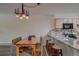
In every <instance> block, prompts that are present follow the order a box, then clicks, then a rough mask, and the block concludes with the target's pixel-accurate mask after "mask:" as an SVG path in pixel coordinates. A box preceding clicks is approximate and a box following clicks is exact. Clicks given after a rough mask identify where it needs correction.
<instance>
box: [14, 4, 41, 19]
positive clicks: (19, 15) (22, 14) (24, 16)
mask: <svg viewBox="0 0 79 59" xmlns="http://www.w3.org/2000/svg"><path fill="white" fill-rule="evenodd" d="M30 4H31V5H28V3H27V4H26V5H25V4H23V3H22V6H21V8H22V9H21V12H20V10H19V8H16V9H15V14H16V17H17V18H19V19H29V11H27V10H25V9H24V7H36V6H38V5H40V3H36V4H35V3H34V4H32V3H30Z"/></svg>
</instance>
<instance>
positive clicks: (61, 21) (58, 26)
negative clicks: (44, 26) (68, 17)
mask: <svg viewBox="0 0 79 59" xmlns="http://www.w3.org/2000/svg"><path fill="white" fill-rule="evenodd" d="M62 25H63V19H56V28H62V27H63V26H62Z"/></svg>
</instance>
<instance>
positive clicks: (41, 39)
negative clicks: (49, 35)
mask: <svg viewBox="0 0 79 59" xmlns="http://www.w3.org/2000/svg"><path fill="white" fill-rule="evenodd" d="M40 46H41V56H42V55H43V47H44V46H43V38H42V37H40Z"/></svg>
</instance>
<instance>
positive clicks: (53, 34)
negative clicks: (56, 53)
mask: <svg viewBox="0 0 79 59" xmlns="http://www.w3.org/2000/svg"><path fill="white" fill-rule="evenodd" d="M62 33H63V32H62V31H51V32H50V33H48V36H50V37H52V38H55V39H56V40H58V41H60V42H61V43H63V44H66V45H68V46H69V47H72V48H74V49H77V50H79V45H78V44H79V40H78V38H77V39H73V38H68V37H65V36H64V35H62ZM76 42H77V43H78V44H77V43H76Z"/></svg>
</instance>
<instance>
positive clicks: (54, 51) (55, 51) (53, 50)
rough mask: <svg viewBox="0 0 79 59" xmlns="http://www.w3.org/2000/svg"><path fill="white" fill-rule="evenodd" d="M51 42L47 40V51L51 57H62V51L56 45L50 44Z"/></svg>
mask: <svg viewBox="0 0 79 59" xmlns="http://www.w3.org/2000/svg"><path fill="white" fill-rule="evenodd" d="M49 41H50V40H46V49H47V52H48V54H49V55H50V56H62V55H63V53H62V49H61V48H60V47H59V46H58V45H56V44H55V43H52V42H51V43H50V42H49Z"/></svg>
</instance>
